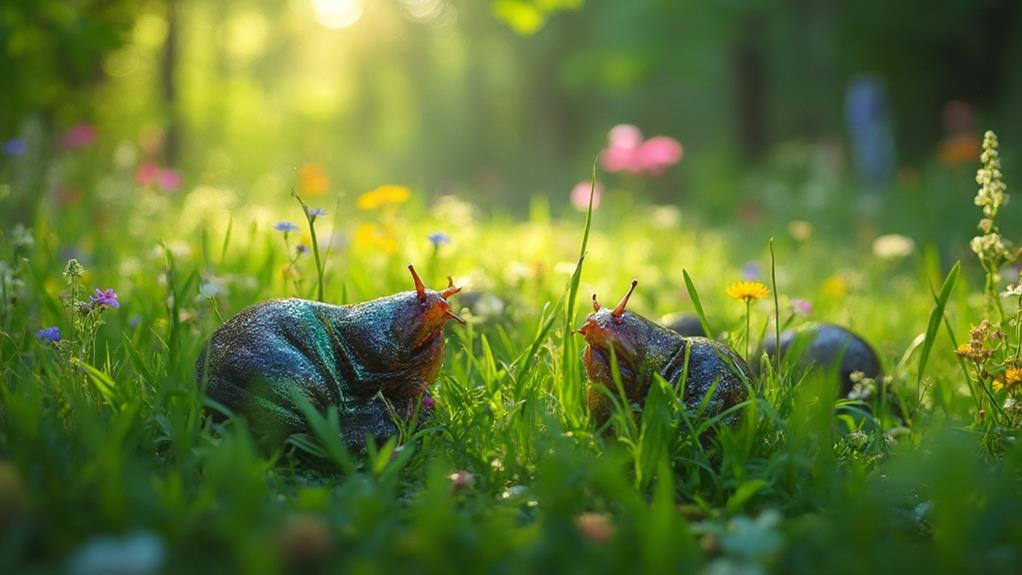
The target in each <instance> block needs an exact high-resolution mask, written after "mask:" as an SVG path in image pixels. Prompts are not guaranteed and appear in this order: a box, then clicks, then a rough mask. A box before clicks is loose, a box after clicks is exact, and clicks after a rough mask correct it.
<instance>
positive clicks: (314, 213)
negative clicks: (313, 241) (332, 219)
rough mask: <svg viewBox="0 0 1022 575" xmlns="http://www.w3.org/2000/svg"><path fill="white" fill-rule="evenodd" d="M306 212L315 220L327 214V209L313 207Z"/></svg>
mask: <svg viewBox="0 0 1022 575" xmlns="http://www.w3.org/2000/svg"><path fill="white" fill-rule="evenodd" d="M305 213H306V215H307V216H309V219H312V220H315V219H316V218H318V217H320V216H325V215H326V210H324V209H323V208H312V209H311V210H308V211H307V212H305Z"/></svg>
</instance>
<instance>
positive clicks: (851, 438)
mask: <svg viewBox="0 0 1022 575" xmlns="http://www.w3.org/2000/svg"><path fill="white" fill-rule="evenodd" d="M847 441H848V444H849V445H851V446H852V447H853V448H855V449H862V448H863V447H865V446H866V444H867V443H869V436H868V435H866V434H865V433H863V432H862V431H853V432H851V433H849V434H848V439H847Z"/></svg>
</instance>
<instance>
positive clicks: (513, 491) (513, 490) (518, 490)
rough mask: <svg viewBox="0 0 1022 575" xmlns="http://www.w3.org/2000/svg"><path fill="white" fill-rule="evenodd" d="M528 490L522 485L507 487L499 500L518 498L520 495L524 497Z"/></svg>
mask: <svg viewBox="0 0 1022 575" xmlns="http://www.w3.org/2000/svg"><path fill="white" fill-rule="evenodd" d="M528 490H529V488H528V487H526V486H524V485H512V486H511V487H508V488H507V489H505V490H504V492H503V493H501V494H500V498H501V499H514V498H516V497H520V496H522V495H525V493H526V492H527V491H528Z"/></svg>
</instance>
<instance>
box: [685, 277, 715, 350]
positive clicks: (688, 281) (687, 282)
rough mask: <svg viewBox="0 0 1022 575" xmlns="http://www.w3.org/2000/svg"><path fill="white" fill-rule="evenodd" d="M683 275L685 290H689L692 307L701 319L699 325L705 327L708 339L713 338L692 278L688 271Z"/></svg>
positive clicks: (712, 332)
mask: <svg viewBox="0 0 1022 575" xmlns="http://www.w3.org/2000/svg"><path fill="white" fill-rule="evenodd" d="M681 273H683V274H684V275H685V289H686V290H688V297H689V298H690V299H691V300H692V305H694V306H695V308H696V315H697V316H698V317H699V323H700V324H701V325H702V326H703V331H705V332H706V337H709V338H712V337H713V334H714V331H713V330H712V329H711V328H710V322H708V321H706V314H705V313H704V312H703V303H702V302H701V301H700V300H699V292H698V291H696V285H695V284H694V283H692V276H690V275H688V270H681Z"/></svg>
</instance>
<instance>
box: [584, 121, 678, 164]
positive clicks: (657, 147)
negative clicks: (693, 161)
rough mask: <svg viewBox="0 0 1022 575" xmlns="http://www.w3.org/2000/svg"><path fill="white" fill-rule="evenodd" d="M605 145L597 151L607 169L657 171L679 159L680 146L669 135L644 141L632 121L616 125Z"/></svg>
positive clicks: (675, 162) (608, 135)
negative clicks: (600, 150)
mask: <svg viewBox="0 0 1022 575" xmlns="http://www.w3.org/2000/svg"><path fill="white" fill-rule="evenodd" d="M607 142H608V146H607V148H605V149H604V150H603V151H602V152H601V153H600V163H602V164H603V167H604V169H606V170H607V171H608V172H629V173H633V174H643V173H648V174H659V173H661V172H663V170H664V169H666V168H669V167H670V166H673V165H674V164H677V163H678V162H679V161H681V157H682V155H683V149H682V146H681V144H680V143H678V141H677V140H675V139H674V138H671V137H669V136H656V137H654V138H650V139H648V140H645V141H643V139H642V132H641V131H639V129H638V128H636V127H635V126H632V125H631V124H619V125H617V126H614V127H613V128H611V130H610V132H609V133H608V134H607Z"/></svg>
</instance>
